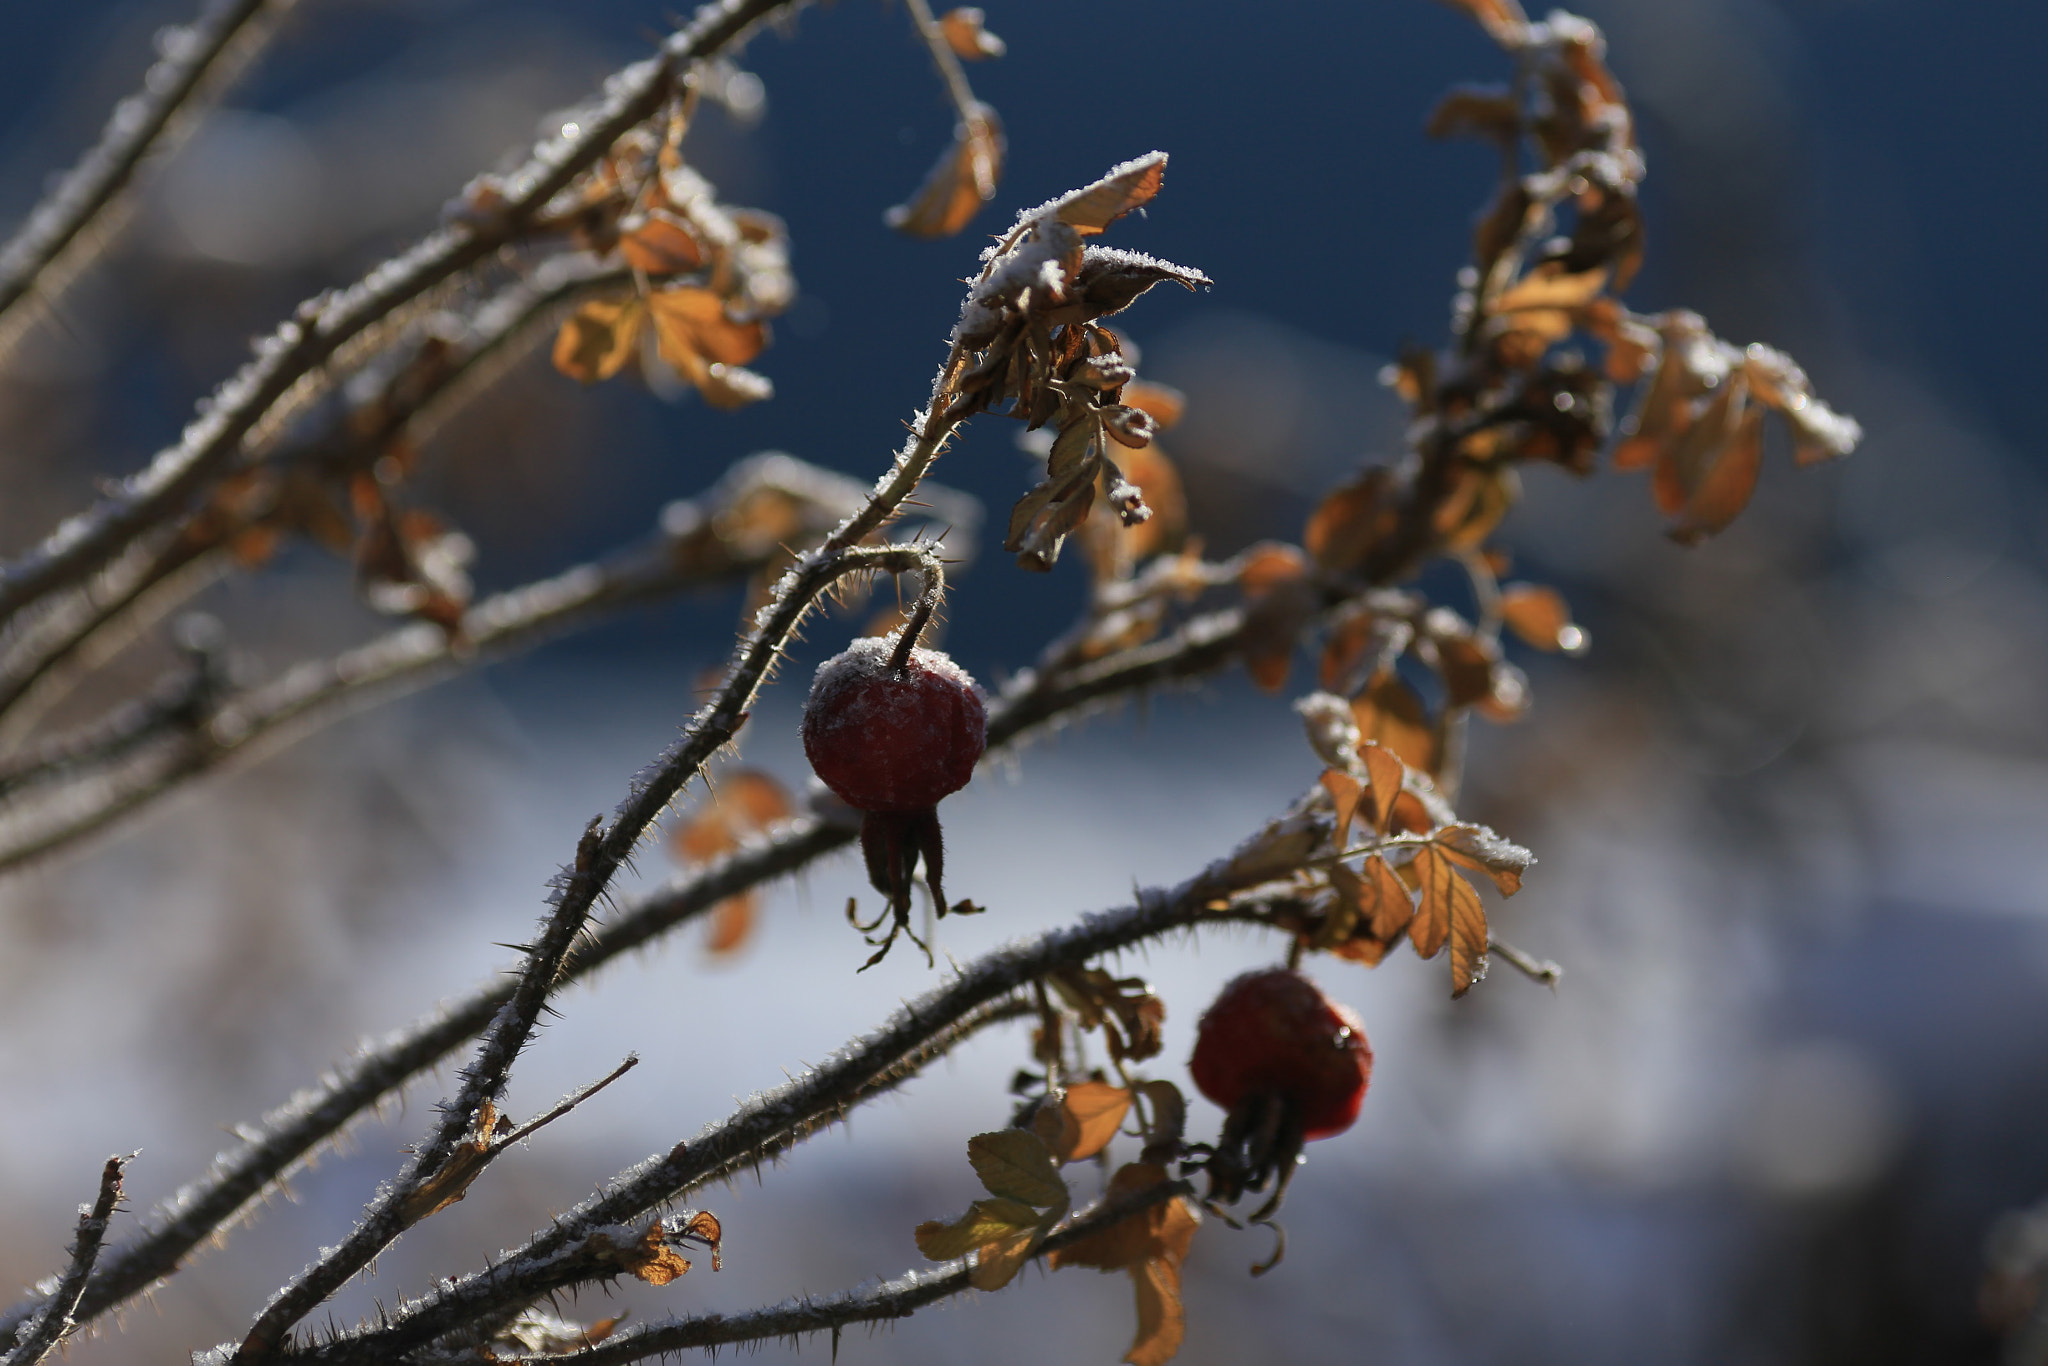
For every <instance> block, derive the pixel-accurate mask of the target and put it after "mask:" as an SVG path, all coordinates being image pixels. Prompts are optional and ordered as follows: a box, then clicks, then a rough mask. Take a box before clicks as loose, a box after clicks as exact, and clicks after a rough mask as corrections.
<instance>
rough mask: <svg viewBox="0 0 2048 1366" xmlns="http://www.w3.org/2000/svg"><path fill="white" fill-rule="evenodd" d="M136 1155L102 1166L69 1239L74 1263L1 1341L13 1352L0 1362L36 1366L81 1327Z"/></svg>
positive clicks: (4, 1365) (3, 1365)
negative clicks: (89, 1284)
mask: <svg viewBox="0 0 2048 1366" xmlns="http://www.w3.org/2000/svg"><path fill="white" fill-rule="evenodd" d="M134 1157H135V1154H133V1153H130V1154H128V1156H127V1157H110V1158H108V1159H107V1164H106V1166H104V1167H102V1168H101V1169H100V1193H99V1196H98V1197H97V1198H96V1199H95V1200H94V1201H93V1202H92V1204H91V1205H89V1206H81V1207H80V1208H79V1211H78V1234H77V1236H76V1237H74V1238H73V1239H72V1242H71V1264H70V1265H69V1266H67V1267H65V1268H64V1275H63V1278H62V1279H61V1280H59V1281H58V1282H57V1288H56V1289H55V1290H53V1291H51V1292H50V1297H49V1299H48V1300H47V1301H46V1302H45V1303H44V1306H43V1310H42V1312H41V1313H40V1314H39V1315H37V1316H36V1317H35V1318H32V1319H30V1320H28V1322H26V1323H25V1324H23V1325H21V1326H20V1327H19V1328H17V1329H13V1330H10V1331H9V1332H8V1335H7V1337H6V1338H5V1339H0V1345H4V1344H5V1343H6V1342H13V1343H14V1349H13V1350H12V1351H10V1352H8V1353H7V1355H5V1356H0V1366H36V1363H37V1362H39V1361H41V1360H42V1359H43V1358H44V1357H46V1356H48V1355H49V1354H50V1351H51V1349H52V1348H54V1347H56V1346H57V1344H58V1343H60V1342H62V1341H63V1340H64V1339H65V1338H66V1337H68V1336H70V1334H71V1331H72V1330H73V1329H74V1328H76V1327H77V1326H78V1322H79V1320H78V1318H77V1313H78V1301H79V1297H80V1296H82V1295H83V1294H84V1293H85V1286H86V1281H87V1278H88V1277H90V1276H91V1275H92V1268H93V1264H94V1263H95V1262H97V1261H98V1260H99V1255H100V1244H101V1243H102V1242H103V1241H105V1239H106V1236H107V1221H108V1220H109V1219H112V1218H113V1217H114V1209H115V1207H116V1206H118V1205H119V1204H120V1202H121V1173H122V1171H123V1169H124V1168H126V1167H127V1165H128V1163H129V1162H130V1161H132V1160H133V1159H134Z"/></svg>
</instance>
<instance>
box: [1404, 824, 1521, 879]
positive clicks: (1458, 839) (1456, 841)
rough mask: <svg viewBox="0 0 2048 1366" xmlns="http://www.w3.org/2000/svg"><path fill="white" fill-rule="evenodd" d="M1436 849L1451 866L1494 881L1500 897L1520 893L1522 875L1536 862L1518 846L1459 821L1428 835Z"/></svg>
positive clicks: (1478, 827) (1492, 833)
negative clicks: (1447, 859) (1449, 861)
mask: <svg viewBox="0 0 2048 1366" xmlns="http://www.w3.org/2000/svg"><path fill="white" fill-rule="evenodd" d="M1430 839H1431V840H1432V841H1433V842H1434V843H1435V844H1436V847H1437V848H1438V849H1439V850H1440V851H1442V853H1443V854H1444V855H1445V856H1446V857H1447V858H1449V859H1450V860H1451V861H1452V862H1454V863H1460V864H1463V865H1464V866H1465V867H1467V868H1470V869H1471V870H1472V871H1474V872H1476V873H1484V874H1486V876H1488V877H1490V878H1492V879H1493V885H1494V886H1495V887H1498V888H1499V889H1500V894H1501V895H1502V896H1513V895H1514V894H1515V893H1516V892H1519V891H1521V890H1522V874H1524V873H1526V872H1528V871H1529V866H1530V865H1531V864H1533V863H1535V862H1536V856H1535V855H1534V854H1532V853H1530V852H1529V851H1528V850H1527V849H1524V848H1523V847H1522V846H1521V845H1519V844H1515V843H1513V842H1512V841H1509V840H1505V839H1502V838H1501V837H1500V836H1499V835H1497V834H1495V833H1494V832H1493V831H1491V830H1489V829H1488V828H1487V827H1485V826H1483V825H1470V824H1466V823H1463V822H1460V823H1459V824H1456V825H1446V826H1444V827H1442V828H1441V829H1438V830H1434V831H1431V832H1430Z"/></svg>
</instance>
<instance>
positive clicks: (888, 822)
mask: <svg viewBox="0 0 2048 1366" xmlns="http://www.w3.org/2000/svg"><path fill="white" fill-rule="evenodd" d="M904 644H905V642H904V641H903V640H902V639H901V637H900V636H892V637H889V638H887V639H881V638H876V637H870V638H868V639H865V640H858V641H855V642H854V643H853V644H852V645H851V646H850V647H848V648H847V649H846V650H845V651H844V652H843V653H841V654H838V655H834V656H833V657H832V658H831V659H828V660H826V661H825V662H824V663H823V664H821V665H819V666H818V674H817V677H816V678H815V679H814V680H813V681H812V683H811V695H810V698H809V700H808V701H806V702H805V703H804V720H803V739H804V755H805V757H807V758H808V759H809V760H810V761H811V768H812V769H813V770H814V771H816V773H817V775H818V777H819V779H820V780H821V781H822V782H823V783H824V784H825V786H827V787H829V788H831V789H832V791H833V792H835V793H837V794H838V795H839V797H840V798H841V799H842V800H844V801H845V802H846V804H847V805H849V806H851V807H854V808H855V809H856V810H859V811H861V812H862V813H863V815H862V818H861V827H860V844H861V852H862V853H863V854H864V855H866V858H867V867H868V880H869V881H870V882H871V883H873V884H874V887H875V890H876V891H878V892H881V893H882V894H883V895H884V896H886V897H887V898H888V899H889V908H890V911H891V912H893V913H894V917H895V924H894V925H893V926H892V927H891V929H890V931H889V934H888V936H887V937H886V938H885V939H883V940H882V941H881V948H880V949H879V950H878V951H877V952H876V954H875V956H874V957H873V958H870V959H869V960H868V963H869V964H870V965H872V964H874V963H876V962H878V961H880V959H881V957H882V955H883V954H885V953H887V952H888V950H889V945H890V944H891V943H893V942H895V938H896V935H897V934H898V933H906V934H908V933H909V932H910V920H909V917H910V888H911V884H912V880H913V878H914V876H915V874H916V871H917V865H918V862H919V860H920V859H921V860H922V861H923V863H924V872H925V881H926V883H927V884H928V885H929V886H930V887H931V892H932V901H933V903H934V904H935V905H936V906H937V907H938V913H939V914H940V915H944V914H945V913H946V911H947V910H948V909H949V907H948V906H947V903H946V896H945V892H944V891H943V889H942V887H941V885H940V883H941V878H942V875H943V870H944V865H945V846H944V840H943V838H942V836H941V834H940V830H939V817H938V811H937V809H936V808H937V806H938V804H939V802H940V800H941V799H942V798H945V797H947V796H950V795H951V794H952V793H955V792H958V791H959V790H960V789H961V788H963V787H965V786H967V782H968V780H969V779H970V778H972V777H973V776H974V765H975V764H976V763H977V762H978V761H979V760H980V758H981V753H982V750H983V749H984V748H985V747H986V745H987V729H988V711H987V708H986V707H984V706H983V704H982V700H981V691H980V689H978V688H976V687H975V686H974V680H973V679H972V678H970V677H968V675H967V671H966V670H965V669H962V668H961V667H960V666H959V665H957V664H955V663H954V662H953V661H952V660H951V659H950V658H948V657H947V656H946V655H945V654H943V653H941V652H940V651H938V650H926V649H919V648H912V649H908V650H906V649H904V648H903V646H904ZM963 904H964V903H963ZM849 909H850V908H849ZM855 923H856V924H858V922H857V921H856V922H855ZM880 923H881V922H880V920H879V919H877V920H876V922H875V924H874V925H869V926H862V927H861V928H862V929H863V930H867V929H873V928H875V927H877V926H879V924H880ZM911 939H912V941H913V942H917V937H916V936H915V935H914V934H913V935H911ZM926 953H927V955H929V953H930V950H929V949H927V950H926Z"/></svg>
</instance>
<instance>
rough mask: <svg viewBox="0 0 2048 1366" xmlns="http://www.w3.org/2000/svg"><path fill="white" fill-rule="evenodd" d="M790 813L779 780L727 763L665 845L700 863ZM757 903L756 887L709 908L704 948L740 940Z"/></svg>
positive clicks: (715, 949) (722, 949)
mask: <svg viewBox="0 0 2048 1366" xmlns="http://www.w3.org/2000/svg"><path fill="white" fill-rule="evenodd" d="M795 814H796V805H795V803H794V802H792V801H791V800H790V796H789V792H788V790H787V789H785V788H784V787H783V786H782V784H781V783H779V782H777V781H776V780H775V779H774V778H772V777H770V776H769V775H768V774H766V773H763V772H761V771H759V770H757V769H750V768H741V769H733V770H731V771H729V772H727V773H726V774H725V775H724V776H722V777H721V778H720V779H719V782H718V786H717V787H716V788H714V789H712V791H711V794H710V796H709V798H708V799H707V800H706V801H705V802H704V803H703V804H702V805H700V806H698V807H697V809H696V810H694V811H692V812H691V813H690V815H689V818H688V819H687V820H685V821H684V822H683V823H682V824H681V825H679V826H677V827H676V829H675V833H674V834H673V835H672V836H670V839H669V848H670V850H671V851H672V852H673V853H674V854H675V855H676V857H677V858H678V859H680V860H681V861H682V863H683V864H684V866H686V867H692V868H694V867H700V866H702V865H704V864H706V863H709V862H711V860H713V859H715V858H717V857H719V856H720V855H721V854H726V853H730V852H731V851H732V850H734V849H737V848H739V847H740V845H741V844H742V843H744V842H745V841H746V840H748V839H751V838H753V837H754V836H756V835H759V834H761V833H763V832H765V831H766V830H768V829H769V828H770V827H771V826H773V825H775V824H776V823H777V822H779V821H786V820H788V819H790V817H792V816H793V815H795ZM759 909H760V896H759V893H758V892H755V891H752V890H749V891H745V892H741V893H739V894H738V895H736V896H730V897H727V898H726V899H725V900H724V901H721V902H719V903H718V905H717V906H716V907H715V908H713V910H712V913H711V929H710V932H709V934H708V935H707V936H706V944H705V946H706V948H708V949H709V950H710V951H711V953H713V954H714V955H723V954H728V953H731V952H733V951H734V950H736V949H738V948H739V947H740V946H741V945H743V944H745V943H746V941H747V939H748V938H749V937H750V936H751V935H752V933H753V928H754V919H755V915H756V913H757V912H758V911H759Z"/></svg>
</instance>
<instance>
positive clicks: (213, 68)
mask: <svg viewBox="0 0 2048 1366" xmlns="http://www.w3.org/2000/svg"><path fill="white" fill-rule="evenodd" d="M296 3H297V0H214V3H212V4H209V5H208V6H207V8H206V10H205V11H204V12H203V13H202V14H201V15H200V16H199V18H198V19H197V20H195V21H194V22H193V23H192V24H190V25H189V26H187V27H183V28H170V29H166V30H164V31H163V33H162V34H161V35H160V36H159V37H158V39H157V49H158V52H159V53H160V56H159V57H158V59H157V61H156V62H155V63H154V64H153V65H152V66H151V67H150V68H149V71H148V73H147V74H145V75H144V76H143V78H142V89H141V90H139V91H137V92H136V93H135V94H133V95H130V96H129V97H128V98H126V99H124V100H122V101H121V102H120V103H119V104H117V105H115V106H114V112H113V115H112V116H111V117H110V118H108V120H107V126H106V128H105V130H104V131H103V132H102V133H101V134H100V140H99V142H98V144H97V145H95V146H94V147H93V148H92V149H91V150H90V151H88V152H87V153H86V154H85V155H84V156H83V157H81V158H80V159H79V162H78V164H77V165H76V166H74V167H72V168H71V170H70V171H68V172H67V173H65V175H64V177H63V178H62V179H61V180H59V181H58V182H57V184H56V185H55V187H54V188H52V189H51V191H50V193H49V194H48V195H47V196H45V198H44V199H43V201H42V202H41V203H40V204H37V205H36V206H35V208H34V209H32V210H30V211H29V215H28V218H27V220H26V221H24V222H23V223H22V225H21V227H20V228H19V229H17V230H16V231H15V234H14V236H13V237H12V238H10V239H9V240H8V242H7V244H6V245H5V246H4V247H0V357H4V356H5V355H6V354H7V353H8V352H9V351H11V350H13V349H14V346H15V345H16V343H18V342H19V341H20V340H21V338H22V336H23V334H24V333H25V332H26V331H27V329H28V327H29V324H30V323H31V322H33V320H34V315H35V311H36V310H35V308H34V307H33V306H32V305H34V304H38V303H40V304H41V305H43V306H45V307H47V306H48V305H49V304H50V303H51V301H52V300H54V299H55V298H56V296H57V295H58V294H59V293H60V292H62V290H63V289H64V287H65V285H67V284H68V283H70V281H71V278H72V277H73V276H74V275H76V274H77V272H78V271H79V270H80V269H81V268H83V267H84V265H85V264H86V262H87V261H88V260H89V259H90V257H91V256H92V254H93V252H94V251H95V250H96V249H97V248H98V247H99V246H100V245H102V244H103V243H104V242H106V241H107V240H108V239H109V238H111V237H112V235H113V232H114V228H115V224H114V223H113V222H112V221H111V220H112V219H113V218H114V216H115V213H116V211H117V210H116V206H117V203H118V201H119V199H120V197H121V194H122V192H123V191H124V190H126V189H128V188H129V186H130V185H132V184H133V183H134V181H135V178H136V176H137V174H138V173H139V172H140V171H141V170H142V168H143V165H144V163H145V162H146V161H148V160H149V159H150V157H152V156H153V155H155V154H157V153H160V152H162V151H164V150H166V149H167V148H168V147H169V146H171V145H173V144H175V143H176V142H177V141H178V140H179V138H180V137H182V136H183V134H184V132H185V131H186V129H188V128H189V127H190V126H191V125H192V123H193V122H194V121H195V120H196V119H197V117H198V116H199V114H200V113H201V112H202V111H203V110H204V108H205V106H206V105H207V104H209V103H211V102H212V101H213V100H214V99H215V98H217V97H218V96H219V94H220V93H221V91H222V89H223V88H225V87H226V86H227V85H228V84H229V83H230V82H231V81H233V80H234V78H235V76H236V75H237V74H238V73H240V72H241V71H242V69H243V68H245V67H246V66H247V65H248V64H249V62H250V61H251V60H253V59H254V57H255V56H256V54H257V53H258V52H259V51H261V49H262V47H263V45H264V43H265V42H266V41H267V40H268V39H269V37H270V35H271V34H272V33H274V32H275V31H276V28H277V25H278V23H279V21H280V20H282V19H283V17H284V16H285V15H286V14H289V13H290V12H291V10H292V8H293V7H294V5H295V4H296Z"/></svg>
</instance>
